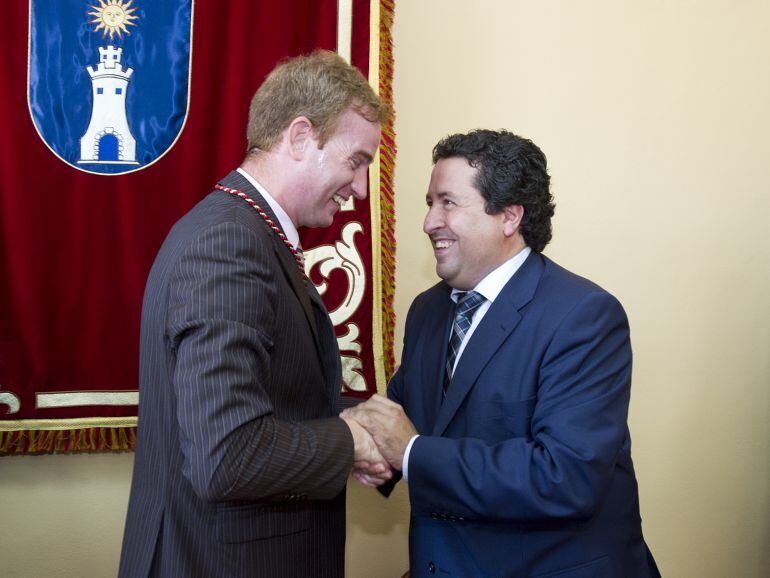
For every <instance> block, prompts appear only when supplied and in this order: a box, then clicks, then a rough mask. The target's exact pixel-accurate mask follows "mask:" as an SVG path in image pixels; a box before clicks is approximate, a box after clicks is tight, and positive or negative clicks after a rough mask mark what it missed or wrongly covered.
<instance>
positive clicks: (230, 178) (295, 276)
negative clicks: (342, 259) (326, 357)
mask: <svg viewBox="0 0 770 578" xmlns="http://www.w3.org/2000/svg"><path fill="white" fill-rule="evenodd" d="M220 182H221V183H222V184H223V185H224V186H226V187H229V188H233V189H238V190H239V191H241V192H243V193H245V194H246V195H248V196H249V197H251V198H252V199H253V200H254V202H255V203H257V204H258V205H259V207H260V208H261V209H262V210H263V211H264V212H265V213H267V215H268V217H270V220H271V221H273V223H274V224H275V226H276V227H278V228H279V229H280V228H281V224H280V222H279V221H278V218H277V217H276V216H275V214H274V213H273V211H272V209H271V208H270V205H269V204H268V202H267V201H266V200H265V199H264V198H263V197H262V195H260V194H259V191H257V189H255V188H254V187H253V186H252V184H251V183H250V182H249V181H248V179H246V178H245V177H244V176H243V175H242V174H241V173H239V172H237V171H232V172H231V173H230V174H229V175H227V176H226V177H225V178H224V179H222V180H221V181H220ZM244 202H245V201H244ZM254 217H255V218H256V219H257V220H259V221H262V217H260V216H259V215H258V214H256V212H255V215H254ZM263 225H264V226H265V227H267V223H264V221H263ZM271 236H272V240H273V249H274V250H275V254H276V256H277V257H278V263H279V264H280V265H281V270H282V271H283V273H284V275H285V276H286V279H287V280H288V281H289V285H290V286H291V288H292V291H293V292H294V294H295V295H296V296H297V299H298V300H299V302H300V305H302V310H303V311H304V312H305V317H306V318H307V321H308V324H309V325H310V331H311V332H312V334H313V340H314V341H315V344H316V348H317V349H319V354H320V353H321V352H320V344H319V339H318V328H317V326H316V318H315V313H314V312H313V307H312V305H311V304H310V297H309V296H308V287H307V286H306V285H305V279H304V277H303V276H302V272H301V271H300V270H299V267H297V262H296V261H295V260H294V255H292V253H291V251H290V250H289V248H288V247H287V246H286V244H285V243H284V242H283V241H282V240H281V239H280V238H279V237H278V235H275V234H273V233H272V231H271ZM308 284H310V281H308Z"/></svg>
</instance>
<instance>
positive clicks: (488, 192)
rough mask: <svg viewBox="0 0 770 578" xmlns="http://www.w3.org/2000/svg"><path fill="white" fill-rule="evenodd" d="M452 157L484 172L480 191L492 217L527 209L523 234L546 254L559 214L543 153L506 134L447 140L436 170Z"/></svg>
mask: <svg viewBox="0 0 770 578" xmlns="http://www.w3.org/2000/svg"><path fill="white" fill-rule="evenodd" d="M451 157H462V158H464V159H466V160H467V161H468V163H469V164H470V165H471V166H472V167H474V168H476V169H478V171H479V172H478V175H477V176H476V182H475V185H476V188H477V189H478V190H479V192H480V193H481V196H482V197H484V201H485V210H486V212H487V213H488V214H490V215H496V214H499V213H501V212H502V211H503V210H504V209H505V207H507V206H510V205H521V206H522V207H524V217H523V219H522V222H521V228H520V229H519V230H520V231H521V234H522V236H523V237H524V241H525V242H526V243H527V245H529V246H530V247H531V248H532V250H533V251H537V252H541V251H542V250H543V249H544V248H545V246H546V245H547V244H548V242H549V241H550V240H551V217H553V213H554V208H555V205H554V203H553V196H552V195H551V192H550V186H549V183H550V177H549V176H548V171H547V166H546V165H547V162H546V159H545V155H544V154H543V151H541V150H540V148H538V146H537V145H536V144H535V143H533V142H532V141H531V140H528V139H525V138H522V137H520V136H516V135H515V134H513V133H511V132H508V131H506V130H500V131H493V130H474V131H471V132H469V133H468V134H453V135H450V136H448V137H446V138H443V139H442V140H440V141H439V143H438V144H437V145H436V146H435V147H434V148H433V164H436V163H437V162H438V161H440V160H441V159H446V158H451Z"/></svg>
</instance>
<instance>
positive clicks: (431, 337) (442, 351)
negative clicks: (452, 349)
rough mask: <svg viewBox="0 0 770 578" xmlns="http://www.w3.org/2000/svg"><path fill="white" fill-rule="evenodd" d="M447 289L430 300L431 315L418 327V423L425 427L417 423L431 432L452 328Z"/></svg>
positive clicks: (436, 411)
mask: <svg viewBox="0 0 770 578" xmlns="http://www.w3.org/2000/svg"><path fill="white" fill-rule="evenodd" d="M450 291H451V289H450V288H449V286H446V291H445V293H444V295H442V297H441V298H440V299H437V300H435V301H434V302H433V307H432V309H431V312H430V316H429V317H428V318H427V319H425V321H424V322H423V323H422V325H421V327H420V330H421V331H423V332H424V333H423V335H424V338H423V339H422V340H421V341H422V343H423V348H422V350H420V351H418V352H416V353H417V355H418V356H419V359H420V363H421V366H420V372H419V375H420V382H421V387H420V388H419V391H420V393H421V397H422V407H423V410H424V419H425V422H424V424H420V425H421V426H424V428H421V427H419V426H418V429H419V430H420V432H421V433H423V432H424V433H429V432H430V430H431V428H432V427H433V424H435V423H436V419H437V415H438V413H439V410H440V408H441V398H442V396H443V389H444V372H445V370H444V367H445V366H446V356H447V343H448V342H449V332H450V331H451V329H452V311H454V303H453V302H452V299H451V298H450V297H449V294H450ZM415 425H418V424H415Z"/></svg>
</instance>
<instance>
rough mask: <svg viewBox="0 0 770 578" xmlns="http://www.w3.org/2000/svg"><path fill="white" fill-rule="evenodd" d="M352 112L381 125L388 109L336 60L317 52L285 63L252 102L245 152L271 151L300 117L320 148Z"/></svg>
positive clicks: (354, 73)
mask: <svg viewBox="0 0 770 578" xmlns="http://www.w3.org/2000/svg"><path fill="white" fill-rule="evenodd" d="M351 107H352V108H353V109H354V110H355V111H356V112H358V113H359V114H360V115H361V116H363V117H364V118H366V119H367V120H369V121H370V122H380V123H381V122H383V121H384V120H386V119H387V118H388V115H389V110H388V107H387V106H386V105H385V104H384V103H383V102H382V101H381V100H380V98H379V97H378V96H377V95H376V94H375V93H374V91H373V90H372V87H371V86H370V85H369V83H368V82H367V81H366V79H365V78H364V75H363V74H361V72H360V71H359V70H358V69H357V68H355V67H353V66H351V65H349V64H348V63H347V62H345V60H343V59H342V58H341V57H340V56H339V55H338V54H336V53H334V52H329V51H327V50H316V51H315V52H313V53H312V54H308V55H304V56H297V57H295V58H290V59H288V60H285V61H283V62H282V63H281V64H280V65H278V66H277V67H276V68H275V69H274V70H273V71H272V72H271V73H270V74H269V75H268V76H267V78H266V79H265V81H264V82H263V83H262V86H260V87H259V90H257V92H256V94H254V97H253V98H252V99H251V106H250V107H249V124H248V127H247V129H246V138H247V140H248V149H247V150H248V152H249V153H254V152H258V151H269V150H271V149H272V148H273V146H275V144H276V142H278V140H279V138H280V135H281V133H282V132H283V131H284V130H285V129H286V128H287V127H288V126H289V125H290V124H291V122H292V121H293V120H294V119H295V118H297V117H299V116H304V117H307V118H308V120H310V122H311V123H312V124H313V126H314V127H315V129H316V131H317V132H318V134H319V137H320V141H321V145H323V143H324V142H325V141H326V140H327V139H328V138H329V137H330V136H331V135H332V134H333V133H334V130H335V129H336V126H337V122H338V120H339V118H340V116H342V114H343V113H344V112H345V111H346V110H348V109H349V108H351Z"/></svg>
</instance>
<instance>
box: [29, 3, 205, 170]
mask: <svg viewBox="0 0 770 578" xmlns="http://www.w3.org/2000/svg"><path fill="white" fill-rule="evenodd" d="M192 21H193V18H192V0H164V1H163V2H157V1H154V0H30V15H29V76H28V86H27V89H28V98H29V110H30V113H31V115H32V120H33V122H34V124H35V128H36V129H37V131H38V133H39V134H40V137H41V138H42V139H43V141H44V142H45V144H46V145H47V146H48V148H49V149H50V150H51V151H52V152H53V153H54V154H55V155H56V156H57V157H59V158H60V159H61V160H63V161H64V162H66V163H67V164H69V165H71V166H73V167H75V168H77V169H79V170H83V171H86V172H90V173H97V174H104V175H118V174H123V173H128V172H132V171H136V170H140V169H142V168H144V167H147V166H149V165H151V164H152V163H154V162H155V161H157V160H158V159H160V158H161V157H162V156H163V155H164V154H165V153H166V152H168V151H169V150H170V149H171V147H172V146H173V145H174V143H175V142H176V140H177V139H178V138H179V135H180V134H181V132H182V129H183V127H184V123H185V119H186V117H187V110H188V107H189V92H190V90H189V88H190V58H191V38H192Z"/></svg>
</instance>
